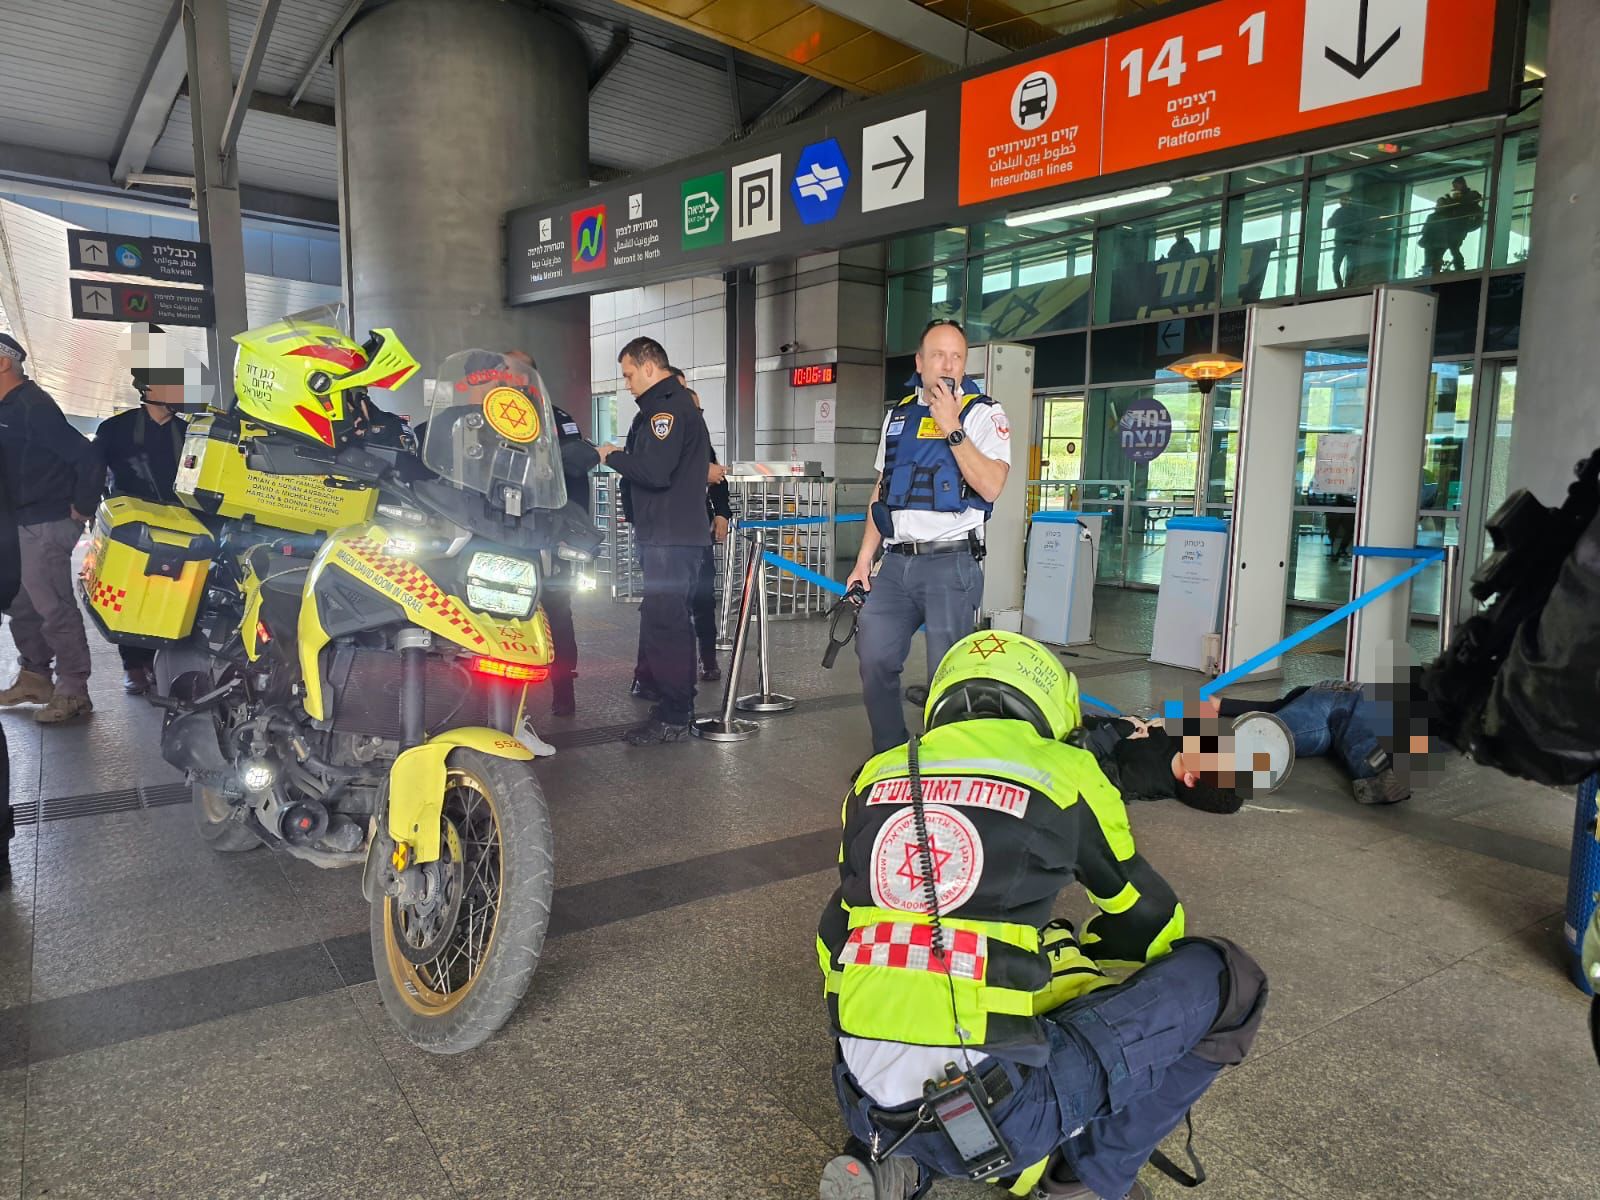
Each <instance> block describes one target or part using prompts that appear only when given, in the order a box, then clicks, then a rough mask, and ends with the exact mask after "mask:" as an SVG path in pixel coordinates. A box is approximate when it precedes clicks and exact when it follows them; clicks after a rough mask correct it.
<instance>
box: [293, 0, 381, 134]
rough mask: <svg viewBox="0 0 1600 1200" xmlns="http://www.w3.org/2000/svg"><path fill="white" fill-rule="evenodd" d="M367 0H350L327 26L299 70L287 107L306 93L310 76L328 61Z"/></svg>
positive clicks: (309, 84) (294, 104)
mask: <svg viewBox="0 0 1600 1200" xmlns="http://www.w3.org/2000/svg"><path fill="white" fill-rule="evenodd" d="M366 2H367V0H350V3H348V4H346V5H345V6H344V9H343V10H342V11H341V12H340V13H339V15H338V16H337V17H335V18H334V19H333V24H332V25H330V26H328V32H327V33H326V34H324V35H323V38H322V44H321V45H320V46H318V47H317V52H316V53H315V54H313V55H312V56H311V61H310V62H308V63H306V68H305V70H304V71H301V72H300V81H299V82H298V83H296V84H295V85H294V91H293V92H292V93H291V94H290V96H289V107H290V108H294V107H295V106H296V105H298V104H299V103H300V98H301V97H302V96H304V95H305V94H306V89H307V88H308V87H310V86H311V77H312V76H313V75H315V74H316V73H317V71H318V70H319V69H320V68H321V66H322V64H323V63H325V62H327V61H328V57H329V55H331V54H332V53H333V46H334V43H335V42H337V41H338V40H339V38H340V36H341V35H342V34H343V33H344V31H345V29H346V28H347V27H348V26H349V24H350V22H351V21H354V20H355V19H356V14H357V13H358V12H360V11H361V6H362V5H363V4H365V3H366Z"/></svg>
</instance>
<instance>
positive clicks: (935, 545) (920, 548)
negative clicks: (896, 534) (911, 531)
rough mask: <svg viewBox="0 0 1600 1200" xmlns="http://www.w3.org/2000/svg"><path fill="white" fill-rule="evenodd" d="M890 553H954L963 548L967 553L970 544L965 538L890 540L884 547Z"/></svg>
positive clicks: (969, 551)
mask: <svg viewBox="0 0 1600 1200" xmlns="http://www.w3.org/2000/svg"><path fill="white" fill-rule="evenodd" d="M884 549H885V550H887V551H888V552H889V553H890V554H954V553H955V552H956V551H957V550H965V551H967V552H968V553H969V554H970V553H971V552H972V546H971V545H970V544H969V543H968V542H967V539H966V538H962V539H961V540H960V541H959V542H954V541H952V542H890V543H889V544H888V545H887V546H885V547H884Z"/></svg>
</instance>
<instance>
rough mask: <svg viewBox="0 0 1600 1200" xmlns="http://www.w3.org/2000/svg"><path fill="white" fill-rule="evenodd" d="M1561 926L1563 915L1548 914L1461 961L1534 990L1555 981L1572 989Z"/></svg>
mask: <svg viewBox="0 0 1600 1200" xmlns="http://www.w3.org/2000/svg"><path fill="white" fill-rule="evenodd" d="M1565 924H1566V921H1565V917H1564V914H1563V913H1559V912H1558V913H1551V914H1550V915H1549V916H1546V917H1541V918H1540V919H1539V920H1537V921H1534V922H1533V923H1532V924H1530V925H1526V926H1524V927H1523V928H1521V929H1518V930H1516V931H1515V932H1513V933H1512V934H1511V935H1510V936H1509V937H1506V938H1503V939H1501V940H1500V941H1498V942H1495V943H1494V944H1493V945H1490V946H1485V947H1484V948H1483V949H1482V950H1479V951H1477V952H1475V953H1473V954H1470V955H1468V956H1467V957H1466V958H1465V959H1463V960H1462V961H1463V962H1467V963H1470V964H1472V965H1473V966H1476V967H1482V968H1483V969H1484V970H1486V971H1493V972H1495V973H1496V974H1499V975H1504V976H1505V977H1506V978H1508V979H1512V980H1515V981H1517V982H1519V983H1525V984H1531V985H1533V986H1534V987H1545V986H1546V985H1548V984H1551V983H1552V982H1554V981H1556V980H1560V981H1561V982H1562V983H1564V984H1567V985H1568V986H1572V987H1576V986H1577V985H1576V984H1573V983H1571V975H1570V970H1571V959H1572V956H1571V955H1570V954H1569V953H1568V952H1567V942H1566V937H1565V933H1564V930H1565Z"/></svg>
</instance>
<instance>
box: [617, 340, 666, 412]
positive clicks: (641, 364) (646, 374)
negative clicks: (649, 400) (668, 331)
mask: <svg viewBox="0 0 1600 1200" xmlns="http://www.w3.org/2000/svg"><path fill="white" fill-rule="evenodd" d="M617 361H618V362H619V363H621V364H622V381H623V382H624V383H626V384H627V385H628V391H630V392H632V393H633V395H634V396H635V397H639V396H642V395H644V394H645V393H646V392H648V391H649V390H650V389H651V388H653V387H655V385H656V384H658V383H660V382H661V381H662V380H663V379H667V378H669V377H670V373H671V371H672V364H671V363H669V362H668V361H667V352H666V350H664V349H663V348H662V346H661V343H660V342H658V341H656V340H655V339H654V338H647V337H638V338H634V339H633V341H631V342H629V343H628V344H627V345H626V346H624V347H623V348H622V353H621V354H619V355H617Z"/></svg>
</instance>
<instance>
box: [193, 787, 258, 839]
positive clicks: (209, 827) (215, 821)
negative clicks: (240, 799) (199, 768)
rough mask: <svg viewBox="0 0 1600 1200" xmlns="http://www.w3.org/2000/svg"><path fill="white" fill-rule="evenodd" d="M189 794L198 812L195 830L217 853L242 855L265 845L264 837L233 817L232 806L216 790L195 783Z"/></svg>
mask: <svg viewBox="0 0 1600 1200" xmlns="http://www.w3.org/2000/svg"><path fill="white" fill-rule="evenodd" d="M189 795H190V804H191V807H192V808H193V809H194V825H195V828H196V829H198V830H199V831H200V836H201V837H202V838H204V839H205V840H206V843H207V844H208V845H209V846H210V847H211V848H212V849H213V850H216V851H219V852H220V853H223V854H238V853H240V852H242V851H245V850H254V849H255V848H256V847H258V846H260V845H261V839H260V838H258V837H257V836H256V835H255V834H253V833H251V832H250V830H249V829H248V828H246V827H245V825H244V824H243V823H242V822H240V821H238V820H235V819H234V818H233V817H232V816H230V815H229V813H230V811H231V809H232V805H230V804H229V803H228V802H227V800H226V799H224V798H223V795H222V793H221V792H219V791H218V790H217V789H216V788H210V787H206V786H205V785H204V784H202V783H191V784H190V785H189Z"/></svg>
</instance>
